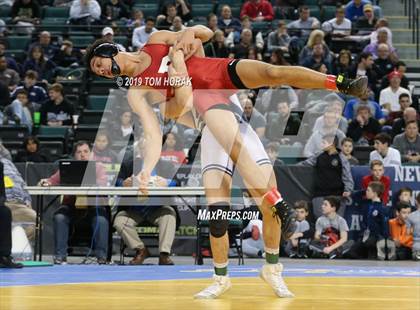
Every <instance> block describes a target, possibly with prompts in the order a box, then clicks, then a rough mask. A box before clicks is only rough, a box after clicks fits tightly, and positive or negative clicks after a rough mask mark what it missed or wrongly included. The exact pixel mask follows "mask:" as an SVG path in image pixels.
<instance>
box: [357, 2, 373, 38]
mask: <svg viewBox="0 0 420 310" xmlns="http://www.w3.org/2000/svg"><path fill="white" fill-rule="evenodd" d="M377 21H378V19H377V18H376V17H375V13H374V11H373V6H372V5H371V4H365V5H364V6H363V16H360V17H359V18H357V20H356V24H355V28H356V29H355V31H356V32H357V34H358V35H367V34H370V33H371V32H372V31H373V30H374V29H375V25H376V22H377Z"/></svg>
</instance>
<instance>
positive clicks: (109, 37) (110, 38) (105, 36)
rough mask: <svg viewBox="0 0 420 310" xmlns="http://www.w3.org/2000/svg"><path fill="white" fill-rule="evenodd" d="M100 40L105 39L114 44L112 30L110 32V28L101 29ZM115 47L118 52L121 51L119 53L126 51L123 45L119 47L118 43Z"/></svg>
mask: <svg viewBox="0 0 420 310" xmlns="http://www.w3.org/2000/svg"><path fill="white" fill-rule="evenodd" d="M102 39H106V40H108V41H109V42H114V30H112V28H111V27H105V28H104V29H102ZM114 43H115V42H114ZM115 45H117V47H118V50H119V51H121V52H125V51H126V49H125V47H124V46H123V45H121V44H119V43H115Z"/></svg>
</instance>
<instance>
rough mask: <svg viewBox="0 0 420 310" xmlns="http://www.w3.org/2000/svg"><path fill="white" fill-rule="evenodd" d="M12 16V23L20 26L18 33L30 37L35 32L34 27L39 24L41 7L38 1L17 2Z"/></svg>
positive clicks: (21, 0)
mask: <svg viewBox="0 0 420 310" xmlns="http://www.w3.org/2000/svg"><path fill="white" fill-rule="evenodd" d="M10 15H11V17H12V22H13V23H14V24H16V25H17V26H19V27H18V28H17V29H16V32H17V33H20V34H27V35H28V34H31V33H32V32H33V31H34V30H35V28H34V26H35V25H38V24H39V21H40V18H41V7H40V5H39V4H38V2H37V1H36V0H16V1H15V2H14V3H13V6H12V9H11V12H10Z"/></svg>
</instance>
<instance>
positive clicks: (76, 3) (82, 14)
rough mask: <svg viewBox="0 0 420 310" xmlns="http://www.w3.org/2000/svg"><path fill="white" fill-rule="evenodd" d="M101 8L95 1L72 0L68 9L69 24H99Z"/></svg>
mask: <svg viewBox="0 0 420 310" xmlns="http://www.w3.org/2000/svg"><path fill="white" fill-rule="evenodd" d="M100 19H101V6H100V5H99V3H98V2H97V1H96V0H73V3H72V4H71V7H70V20H69V21H70V23H71V24H73V25H89V24H95V23H99V21H100Z"/></svg>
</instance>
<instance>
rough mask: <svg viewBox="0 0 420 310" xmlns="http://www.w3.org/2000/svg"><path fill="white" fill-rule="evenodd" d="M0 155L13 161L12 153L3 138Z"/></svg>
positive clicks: (0, 142)
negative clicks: (4, 143)
mask: <svg viewBox="0 0 420 310" xmlns="http://www.w3.org/2000/svg"><path fill="white" fill-rule="evenodd" d="M0 157H3V158H6V159H8V160H10V161H12V155H11V154H10V152H9V150H8V149H6V147H5V146H4V145H3V143H2V141H1V139H0ZM0 180H1V179H0Z"/></svg>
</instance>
